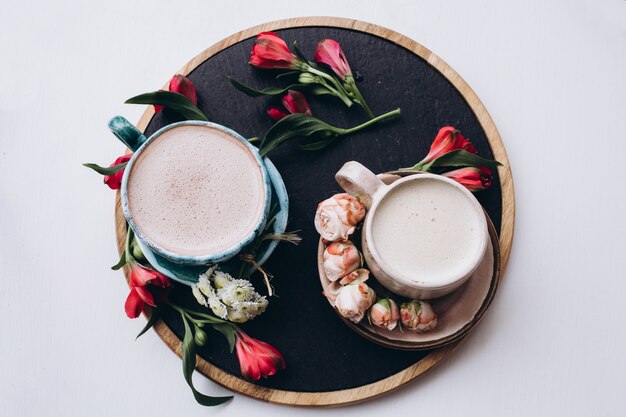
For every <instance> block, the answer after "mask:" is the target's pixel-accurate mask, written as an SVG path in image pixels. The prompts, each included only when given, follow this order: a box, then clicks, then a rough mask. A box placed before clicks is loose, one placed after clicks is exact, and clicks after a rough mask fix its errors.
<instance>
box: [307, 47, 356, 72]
mask: <svg viewBox="0 0 626 417" xmlns="http://www.w3.org/2000/svg"><path fill="white" fill-rule="evenodd" d="M315 60H316V61H317V62H319V63H323V64H326V65H328V66H329V67H330V68H331V69H332V70H333V72H334V73H335V74H337V76H338V77H339V78H340V79H341V80H345V79H346V78H347V77H348V76H352V70H351V69H350V65H349V64H348V60H347V59H346V55H345V54H344V53H343V50H342V49H341V45H340V44H339V42H337V41H336V40H334V39H324V40H323V41H321V42H320V43H318V44H317V48H316V49H315Z"/></svg>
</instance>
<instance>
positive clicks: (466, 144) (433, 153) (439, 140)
mask: <svg viewBox="0 0 626 417" xmlns="http://www.w3.org/2000/svg"><path fill="white" fill-rule="evenodd" d="M457 149H465V150H466V151H468V152H470V153H473V154H475V153H476V149H475V148H474V145H473V144H472V142H470V141H469V140H467V139H465V137H464V136H463V135H461V133H460V132H459V131H458V130H456V129H455V128H454V127H452V126H445V127H442V128H441V129H440V130H439V133H437V136H436V137H435V140H434V141H433V143H432V145H431V146H430V151H429V152H428V155H426V158H424V159H423V160H422V161H421V163H422V164H425V163H427V162H431V161H433V160H435V159H437V158H439V157H440V156H441V155H444V154H446V153H448V152H452V151H455V150H457Z"/></svg>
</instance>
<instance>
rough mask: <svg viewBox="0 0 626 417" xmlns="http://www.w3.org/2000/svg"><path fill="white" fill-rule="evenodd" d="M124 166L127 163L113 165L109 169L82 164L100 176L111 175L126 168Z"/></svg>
mask: <svg viewBox="0 0 626 417" xmlns="http://www.w3.org/2000/svg"><path fill="white" fill-rule="evenodd" d="M126 164H128V162H122V163H121V164H117V165H113V166H110V167H101V166H100V165H98V164H83V166H84V167H87V168H91V169H93V170H94V171H96V172H97V173H98V174H100V175H113V174H115V173H116V172H117V171H119V170H122V169H124V168H125V167H126Z"/></svg>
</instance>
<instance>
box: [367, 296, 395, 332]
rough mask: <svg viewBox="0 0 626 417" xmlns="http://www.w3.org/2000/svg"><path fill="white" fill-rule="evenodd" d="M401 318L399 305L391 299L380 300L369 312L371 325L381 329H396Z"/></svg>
mask: <svg viewBox="0 0 626 417" xmlns="http://www.w3.org/2000/svg"><path fill="white" fill-rule="evenodd" d="M399 318H400V311H399V310H398V305H397V304H396V302H395V301H393V300H392V299H391V298H383V299H380V300H378V301H377V302H376V304H374V305H373V306H372V308H370V310H369V320H370V323H372V324H373V325H374V326H376V327H380V328H381V329H387V330H393V329H395V328H396V326H397V325H398V319H399Z"/></svg>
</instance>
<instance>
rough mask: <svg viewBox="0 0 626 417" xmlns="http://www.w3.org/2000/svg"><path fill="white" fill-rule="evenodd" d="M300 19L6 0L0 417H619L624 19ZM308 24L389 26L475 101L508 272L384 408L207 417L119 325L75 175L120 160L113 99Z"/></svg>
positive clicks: (116, 294)
mask: <svg viewBox="0 0 626 417" xmlns="http://www.w3.org/2000/svg"><path fill="white" fill-rule="evenodd" d="M303 3H304V2H296V1H275V0H271V1H269V0H268V1H255V2H248V3H246V2H241V1H234V0H229V1H225V2H219V3H218V2H212V1H185V2H175V1H169V2H164V1H154V0H150V1H122V0H106V1H90V2H88V1H55V2H52V1H36V2H33V1H27V0H20V1H12V2H8V0H2V4H1V7H0V10H1V12H0V320H1V321H2V325H1V326H0V328H1V329H2V330H1V336H0V414H1V415H3V416H11V417H13V416H138V415H150V416H174V415H176V416H186V417H191V416H207V415H216V416H243V415H253V416H255V417H257V416H258V417H260V416H273V417H274V416H287V415H293V414H294V413H295V412H298V413H301V414H302V415H338V414H339V413H342V415H344V416H346V417H347V416H369V415H372V416H373V415H379V413H385V414H386V415H391V414H393V415H419V416H434V415H441V416H451V415H463V416H481V417H484V416H530V415H546V416H558V415H562V416H623V415H625V414H626V320H625V317H626V244H625V241H624V239H625V238H624V236H625V234H626V215H625V209H624V207H625V205H626V185H625V177H626V176H625V175H624V166H625V162H624V160H625V159H626V137H625V136H626V134H625V132H626V1H623V0H576V1H573V0H563V1H550V2H548V1H537V0H532V1H529V0H524V1H516V2H503V1H474V2H471V4H469V3H470V2H465V1H424V2H416V1H391V0H386V1H378V2H374V1H368V2H365V1H343V2H339V1H336V0H334V1H325V0H324V1H322V0H317V1H309V2H306V4H303ZM305 15H336V16H341V17H350V18H356V19H360V20H364V21H369V22H373V23H377V24H379V25H382V26H386V27H389V28H391V29H394V30H396V31H398V32H400V33H403V34H404V35H407V36H409V37H411V38H413V39H415V40H417V41H418V42H420V43H422V44H423V45H425V46H426V47H428V48H430V49H431V50H433V51H434V52H435V53H436V54H438V55H439V56H440V57H442V58H443V59H444V60H445V61H447V62H448V64H450V65H451V66H452V67H453V68H455V69H456V70H457V71H458V72H459V73H460V74H461V76H462V77H464V78H465V80H466V81H467V82H468V83H469V84H470V85H471V86H472V87H473V89H474V90H475V91H476V92H477V94H478V95H479V97H480V98H481V99H482V101H483V102H484V104H485V105H486V107H487V109H488V110H489V112H490V113H491V115H492V116H493V118H494V120H495V123H496V125H497V126H498V128H499V130H500V133H501V135H502V137H503V139H504V142H505V145H506V147H507V151H508V154H509V158H510V161H511V165H512V168H513V174H514V178H515V188H516V197H517V219H516V220H517V222H516V233H515V241H514V245H513V252H512V256H511V260H510V264H509V268H508V270H507V271H506V275H505V279H504V283H503V285H502V287H501V291H500V292H499V294H498V296H497V297H496V299H495V301H494V303H493V305H492V307H491V309H490V311H489V314H487V316H486V318H485V319H484V321H483V322H482V323H481V324H480V326H478V328H476V329H475V331H474V332H473V333H472V334H471V335H470V337H468V340H467V341H466V342H465V343H464V345H463V346H462V347H461V349H459V351H458V353H457V354H456V355H454V356H453V357H452V358H450V359H449V360H448V361H447V362H446V363H445V364H443V365H442V366H440V367H439V368H437V369H436V370H434V371H433V372H432V373H430V374H428V375H427V376H425V377H423V378H421V379H420V380H419V381H417V382H414V383H411V384H409V385H408V386H406V387H405V388H403V389H401V390H400V391H399V392H397V393H394V394H392V395H388V396H385V397H383V398H381V399H378V400H375V401H371V402H367V403H364V404H361V405H357V406H352V407H348V408H345V409H342V410H295V409H293V408H287V407H281V406H276V405H270V404H265V403H262V402H259V401H255V400H252V399H248V398H245V397H242V396H241V395H237V396H236V398H235V399H234V401H232V402H231V403H229V404H227V405H225V406H222V407H217V408H213V409H205V408H203V407H201V406H199V405H197V404H196V402H195V401H194V400H193V398H192V396H191V393H190V392H189V389H188V388H187V386H186V384H185V382H184V380H183V376H182V372H181V362H180V360H179V359H178V358H177V357H176V356H174V355H173V354H172V353H171V352H170V350H169V349H168V348H167V347H166V346H165V345H164V344H163V343H161V341H160V340H159V339H158V337H157V336H156V334H155V333H153V332H150V333H148V334H146V335H145V336H144V337H143V338H141V339H139V340H138V341H136V342H135V341H134V337H135V335H136V333H137V331H138V330H139V329H140V328H141V327H142V326H143V322H142V320H143V319H138V320H129V319H127V318H126V316H125V314H124V310H123V303H124V299H125V297H126V294H127V292H128V289H127V287H126V284H125V283H124V280H123V279H122V275H121V273H120V272H113V271H111V270H110V269H109V267H110V266H111V265H112V264H113V263H114V262H115V261H116V260H117V253H116V247H115V239H114V225H113V204H114V200H113V198H114V197H113V192H111V191H109V190H108V189H107V188H106V187H104V186H103V185H102V183H101V181H102V180H101V178H100V177H99V176H98V175H96V174H94V173H93V172H90V171H87V169H85V168H83V167H82V166H81V163H82V162H88V161H95V162H100V163H102V164H105V163H109V162H110V161H112V160H113V159H114V158H115V157H116V156H117V155H118V154H120V153H121V152H122V147H121V145H120V144H119V143H118V142H117V141H116V140H114V138H113V137H112V136H111V134H110V133H109V132H108V130H107V128H106V122H107V120H108V118H109V117H110V116H112V115H115V114H123V115H125V116H126V117H128V118H129V119H130V120H137V119H138V118H139V115H140V114H141V112H142V111H143V107H142V106H130V105H124V104H122V102H123V101H124V99H126V98H128V97H129V96H131V95H134V94H137V93H141V92H145V91H151V90H154V89H155V88H158V87H160V86H161V85H163V83H164V82H165V81H166V80H168V79H169V77H170V76H171V75H172V74H173V73H174V72H175V71H176V70H177V69H178V68H179V67H181V66H182V65H183V64H184V63H185V62H187V61H188V60H189V59H190V58H192V57H193V56H195V55H196V54H197V53H199V52H200V51H201V50H203V49H204V48H206V47H208V46H209V45H211V44H213V43H215V42H217V41H219V40H220V39H222V38H224V37H227V36H228V35H230V34H232V33H234V32H236V31H239V30H242V29H245V28H247V27H249V26H252V25H256V24H259V23H262V22H266V21H271V20H275V19H280V18H287V17H296V16H305ZM390 65H393V63H390ZM294 314H297V312H294ZM303 325H305V323H303ZM364 343H365V342H364ZM354 360H358V358H354ZM363 366H367V364H364V365H363ZM196 381H197V385H198V386H199V388H200V389H201V390H202V391H204V392H208V393H213V394H225V393H226V390H224V389H222V388H220V387H217V386H216V385H214V384H213V383H211V382H209V381H208V380H206V379H204V378H203V377H201V376H198V375H196Z"/></svg>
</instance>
